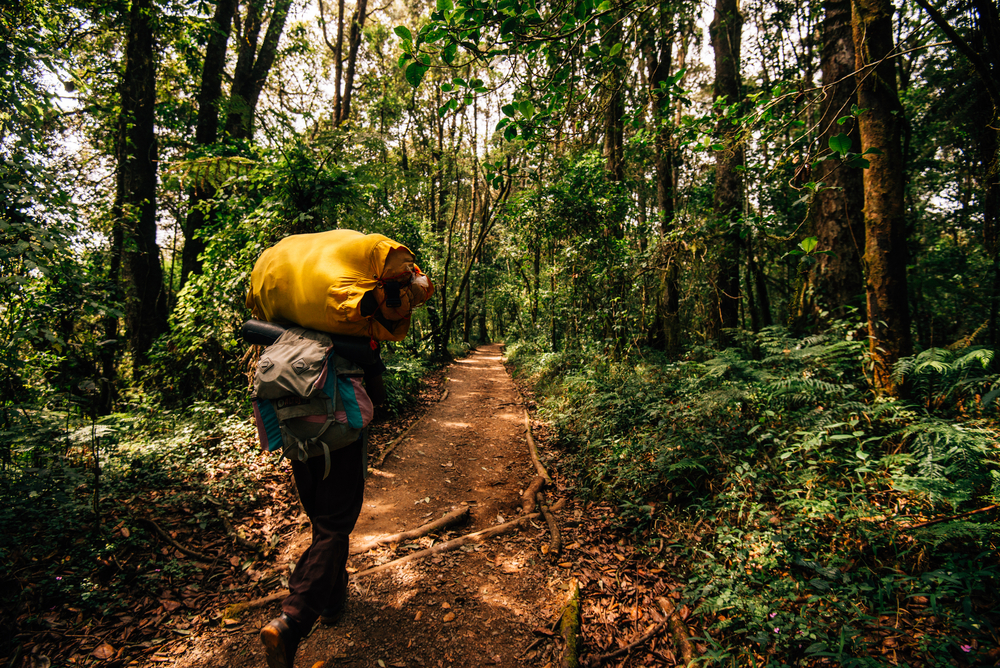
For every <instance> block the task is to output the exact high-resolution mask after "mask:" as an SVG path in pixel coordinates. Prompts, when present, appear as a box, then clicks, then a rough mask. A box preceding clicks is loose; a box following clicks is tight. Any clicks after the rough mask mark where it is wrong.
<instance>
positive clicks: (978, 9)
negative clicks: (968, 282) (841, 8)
mask: <svg viewBox="0 0 1000 668" xmlns="http://www.w3.org/2000/svg"><path fill="white" fill-rule="evenodd" d="M917 4H918V5H920V6H921V7H922V8H923V9H924V11H925V12H927V14H928V15H929V16H930V17H931V19H932V20H933V21H934V23H935V24H936V25H937V26H938V27H939V28H940V29H941V31H942V32H944V34H945V35H946V36H947V37H948V39H950V40H951V42H952V44H953V45H954V46H955V48H956V49H958V51H959V52H960V53H961V54H962V55H964V56H965V57H966V58H968V60H969V62H970V63H971V64H972V67H973V69H974V71H975V73H976V76H978V77H979V80H980V81H981V82H982V84H983V88H984V89H985V91H986V97H987V98H988V99H987V100H984V104H982V107H983V109H982V111H981V112H980V114H981V116H982V118H981V121H980V122H981V124H982V127H981V128H980V132H979V136H978V142H979V153H980V160H981V161H982V164H983V178H982V188H983V218H984V220H983V237H984V239H983V240H984V242H985V246H986V251H987V252H988V253H989V256H990V260H991V261H992V263H993V267H992V270H993V276H992V282H993V285H992V291H991V292H992V298H991V300H990V314H989V320H988V322H989V330H990V331H989V337H990V343H991V344H992V345H997V344H998V343H1000V321H998V318H1000V9H998V8H997V5H996V4H995V3H994V2H992V1H991V0H975V2H973V3H971V5H972V7H973V8H974V12H973V14H974V16H973V20H972V21H971V23H972V31H971V35H970V39H965V38H963V37H962V35H960V34H959V32H958V31H957V30H956V29H955V28H954V27H953V26H952V25H951V23H950V22H949V21H948V18H947V17H946V16H945V15H944V14H943V13H942V12H941V11H940V10H938V9H937V8H936V7H934V6H932V5H931V4H930V3H928V2H927V1H926V0H917Z"/></svg>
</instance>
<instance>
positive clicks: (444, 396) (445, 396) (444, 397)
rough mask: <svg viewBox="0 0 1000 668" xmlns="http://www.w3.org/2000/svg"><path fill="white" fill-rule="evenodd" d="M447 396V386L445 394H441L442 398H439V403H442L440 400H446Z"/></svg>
mask: <svg viewBox="0 0 1000 668" xmlns="http://www.w3.org/2000/svg"><path fill="white" fill-rule="evenodd" d="M447 398H448V388H445V390H444V394H442V395H441V398H440V399H438V403H440V402H442V401H444V400H445V399H447Z"/></svg>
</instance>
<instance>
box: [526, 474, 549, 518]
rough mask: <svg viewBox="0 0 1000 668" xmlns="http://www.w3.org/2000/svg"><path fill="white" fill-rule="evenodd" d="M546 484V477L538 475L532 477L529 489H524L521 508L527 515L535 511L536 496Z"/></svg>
mask: <svg viewBox="0 0 1000 668" xmlns="http://www.w3.org/2000/svg"><path fill="white" fill-rule="evenodd" d="M544 486H545V478H543V477H542V476H540V475H538V476H535V477H534V478H533V479H532V481H531V484H530V485H528V489H526V490H524V494H522V495H521V510H523V511H524V514H525V515H528V514H530V513H533V512H535V497H536V496H537V495H538V493H539V492H541V491H542V487H544Z"/></svg>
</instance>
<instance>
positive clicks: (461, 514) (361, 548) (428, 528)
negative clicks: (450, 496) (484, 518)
mask: <svg viewBox="0 0 1000 668" xmlns="http://www.w3.org/2000/svg"><path fill="white" fill-rule="evenodd" d="M468 516H469V506H466V505H462V506H459V507H458V508H456V509H455V510H453V511H451V512H450V513H448V514H447V515H445V516H444V517H441V518H438V519H436V520H434V521H433V522H428V523H427V524H425V525H423V526H421V527H417V528H416V529H408V530H406V531H401V532H399V533H394V534H392V535H391V536H380V537H379V538H373V539H371V540H367V541H365V542H364V543H361V544H359V545H357V546H353V545H352V546H351V554H364V553H365V552H367V551H368V550H371V549H374V548H376V547H378V546H379V545H386V544H388V543H402V542H403V541H404V540H413V539H414V538H420V537H421V536H426V535H427V534H429V533H434V532H435V531H439V530H441V529H444V528H445V527H449V526H451V525H452V524H458V523H459V522H461V521H463V520H464V519H466V518H467V517H468Z"/></svg>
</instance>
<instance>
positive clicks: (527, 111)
mask: <svg viewBox="0 0 1000 668" xmlns="http://www.w3.org/2000/svg"><path fill="white" fill-rule="evenodd" d="M518 109H519V111H520V112H521V115H522V116H524V117H525V118H531V117H532V116H534V115H535V105H533V104H531V102H530V101H528V100H524V101H523V102H521V104H519V105H518Z"/></svg>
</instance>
